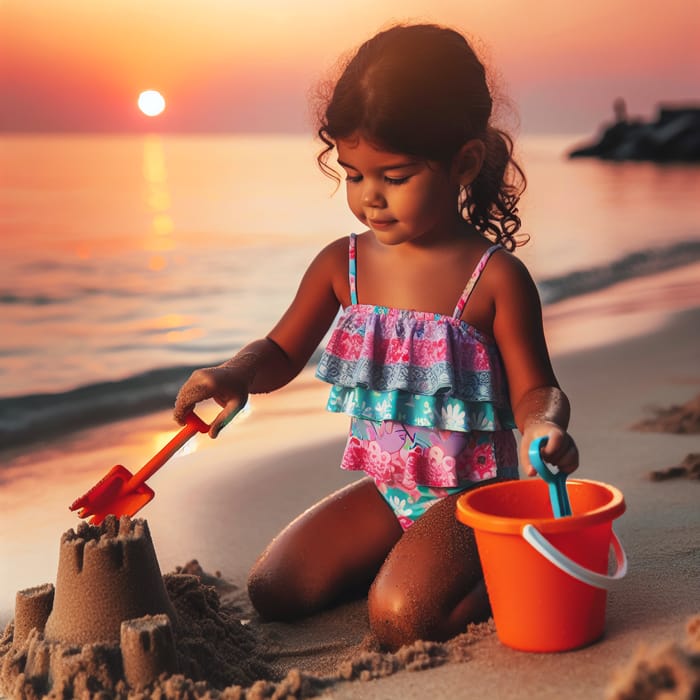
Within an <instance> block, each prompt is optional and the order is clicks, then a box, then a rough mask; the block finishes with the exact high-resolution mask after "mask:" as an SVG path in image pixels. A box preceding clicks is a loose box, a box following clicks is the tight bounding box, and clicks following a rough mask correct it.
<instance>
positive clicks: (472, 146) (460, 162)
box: [452, 139, 486, 187]
mask: <svg viewBox="0 0 700 700" xmlns="http://www.w3.org/2000/svg"><path fill="white" fill-rule="evenodd" d="M485 156H486V146H485V145H484V142H483V141H482V140H481V139H471V140H470V141H467V142H466V143H465V144H464V145H463V146H462V148H460V149H459V152H458V153H457V155H456V156H455V157H454V160H453V161H452V176H453V177H454V178H455V180H456V181H457V183H458V184H460V185H462V186H463V187H469V185H471V184H472V182H474V180H475V179H476V176H477V175H478V174H479V173H480V172H481V166H482V165H483V164H484V157H485Z"/></svg>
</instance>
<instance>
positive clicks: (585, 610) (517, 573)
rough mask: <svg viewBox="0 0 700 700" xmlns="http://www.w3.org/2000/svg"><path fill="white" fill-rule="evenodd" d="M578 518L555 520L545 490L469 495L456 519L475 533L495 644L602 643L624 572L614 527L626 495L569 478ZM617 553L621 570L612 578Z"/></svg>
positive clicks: (499, 488)
mask: <svg viewBox="0 0 700 700" xmlns="http://www.w3.org/2000/svg"><path fill="white" fill-rule="evenodd" d="M567 491H568V494H569V500H570V502H571V509H572V513H573V515H571V516H568V517H563V518H554V517H552V505H551V502H550V497H549V490H548V486H547V484H546V483H545V482H544V481H543V480H541V479H533V480H532V481H503V482H499V483H497V484H491V485H489V486H483V487H481V488H478V489H474V490H473V491H468V492H467V493H465V494H464V495H462V496H460V497H459V499H458V500H457V518H458V519H459V520H460V521H461V522H462V523H464V524H465V525H469V526H470V527H472V528H473V529H474V533H475V535H476V544H477V547H478V549H479V558H480V559H481V566H482V569H483V572H484V580H485V581H486V588H487V591H488V595H489V600H490V602H491V610H492V612H493V619H494V622H495V624H496V632H497V634H498V638H499V639H500V640H501V642H503V644H506V645H507V646H509V647H513V648H515V649H521V650H523V651H539V652H550V651H567V650H569V649H576V648H577V647H582V646H585V645H586V644H590V643H591V642H594V641H595V640H597V639H599V638H600V637H601V636H602V634H603V628H604V626H605V604H606V597H607V591H608V589H611V588H613V587H614V586H615V584H616V583H617V582H618V581H619V579H621V578H622V577H623V576H624V575H625V573H626V571H627V560H626V558H625V553H624V551H623V549H622V546H621V545H620V542H619V540H618V539H617V537H616V536H615V533H614V532H613V529H612V521H613V520H614V519H615V518H617V517H619V516H620V515H622V513H624V511H625V501H624V498H623V496H622V493H621V492H620V491H619V490H618V489H616V488H615V487H613V486H609V485H607V484H603V483H600V482H597V481H584V480H582V479H569V480H568V481H567ZM611 548H612V549H613V551H614V553H615V559H616V571H615V572H614V573H613V574H611V575H608V574H607V572H608V554H609V551H610V549H611Z"/></svg>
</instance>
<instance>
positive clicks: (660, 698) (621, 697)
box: [608, 615, 700, 700]
mask: <svg viewBox="0 0 700 700" xmlns="http://www.w3.org/2000/svg"><path fill="white" fill-rule="evenodd" d="M698 697H700V615H696V616H695V617H693V618H691V619H690V620H689V622H688V638H687V640H686V642H685V644H667V645H665V646H662V647H658V648H656V649H651V650H650V649H646V648H643V649H640V650H639V651H638V652H637V654H636V656H635V658H634V659H633V660H632V662H631V663H630V664H629V666H627V667H626V668H623V669H621V670H620V671H619V672H618V673H617V674H616V676H615V678H614V679H613V683H612V684H611V688H610V692H609V694H608V700H695V698H698Z"/></svg>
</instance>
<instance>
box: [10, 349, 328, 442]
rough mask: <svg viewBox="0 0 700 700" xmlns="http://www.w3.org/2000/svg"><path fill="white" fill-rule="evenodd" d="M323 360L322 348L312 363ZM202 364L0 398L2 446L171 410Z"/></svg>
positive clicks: (315, 354) (312, 359) (48, 437)
mask: <svg viewBox="0 0 700 700" xmlns="http://www.w3.org/2000/svg"><path fill="white" fill-rule="evenodd" d="M319 358H320V350H319V351H317V352H316V353H314V356H313V357H312V358H311V360H310V363H312V364H315V363H317V362H318V360H319ZM224 359H226V358H222V361H223V360H224ZM199 367H200V365H194V366H186V365H181V366H177V367H164V368H161V369H156V370H152V371H149V372H142V373H139V374H135V375H133V376H130V377H127V378H125V379H122V380H119V381H112V382H98V383H96V384H89V385H86V386H82V387H78V388H77V389H71V390H70V391H64V392H58V393H55V394H32V395H27V396H15V397H8V398H4V399H0V450H2V449H7V448H10V447H17V446H20V445H25V444H27V443H31V442H37V440H39V439H40V440H48V439H51V438H57V437H60V436H62V435H66V434H68V433H72V432H75V431H77V430H82V429H83V428H89V427H95V426H98V425H104V424H105V423H111V422H115V421H119V420H125V419H127V418H133V417H136V416H141V415H146V414H148V413H152V412H154V411H162V410H166V409H168V408H171V407H172V406H173V403H174V401H175V396H176V394H177V392H178V390H179V388H180V387H181V386H182V384H183V382H184V381H185V380H186V379H187V378H188V377H189V376H190V374H191V373H192V371H194V370H195V369H198V368H199Z"/></svg>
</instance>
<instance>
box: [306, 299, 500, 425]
mask: <svg viewBox="0 0 700 700" xmlns="http://www.w3.org/2000/svg"><path fill="white" fill-rule="evenodd" d="M501 367H502V364H501V359H500V355H499V353H498V350H497V348H496V345H495V343H494V342H493V341H492V340H491V339H490V338H488V336H486V335H484V334H483V333H481V332H479V331H478V330H477V329H475V328H473V327H472V326H470V325H469V324H467V323H465V322H464V321H461V320H460V319H457V318H454V317H451V316H443V315H440V314H432V313H425V312H417V311H406V310H401V309H385V308H384V307H376V306H369V305H361V304H360V305H353V306H350V307H348V308H347V309H346V310H345V312H344V313H343V315H342V316H341V318H340V320H339V322H338V324H337V326H336V328H335V330H334V331H333V333H332V335H331V338H330V340H329V342H328V345H327V347H326V350H325V352H324V353H323V356H322V357H321V361H320V363H319V366H318V369H317V371H316V376H317V377H319V378H320V379H322V380H323V381H326V382H328V383H330V384H332V385H334V386H333V387H332V389H331V396H330V399H329V401H328V409H329V410H331V411H337V412H343V413H348V414H349V415H353V416H358V417H362V418H367V419H370V420H396V421H400V422H406V423H410V424H412V425H426V426H427V425H432V426H434V427H437V428H440V429H445V430H460V431H469V430H503V429H510V428H513V427H514V422H513V417H512V413H511V410H510V408H509V399H508V390H507V386H506V382H505V378H504V377H503V374H502V369H501ZM416 421H419V422H416ZM426 421H431V422H426Z"/></svg>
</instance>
